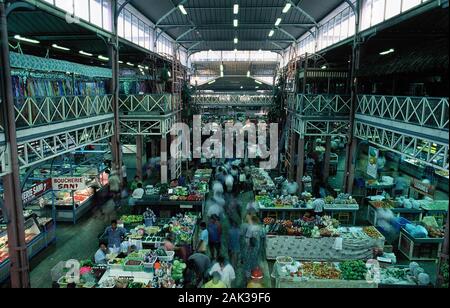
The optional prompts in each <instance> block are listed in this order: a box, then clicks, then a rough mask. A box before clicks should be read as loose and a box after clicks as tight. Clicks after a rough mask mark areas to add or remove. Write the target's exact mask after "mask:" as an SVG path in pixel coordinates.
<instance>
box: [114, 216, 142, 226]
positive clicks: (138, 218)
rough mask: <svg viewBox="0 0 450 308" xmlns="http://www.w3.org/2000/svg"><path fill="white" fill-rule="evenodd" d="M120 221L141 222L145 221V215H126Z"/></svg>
mask: <svg viewBox="0 0 450 308" xmlns="http://www.w3.org/2000/svg"><path fill="white" fill-rule="evenodd" d="M120 221H121V222H122V223H124V224H126V225H128V224H136V223H138V224H140V223H142V222H143V221H144V216H142V215H124V216H122V217H121V218H120Z"/></svg>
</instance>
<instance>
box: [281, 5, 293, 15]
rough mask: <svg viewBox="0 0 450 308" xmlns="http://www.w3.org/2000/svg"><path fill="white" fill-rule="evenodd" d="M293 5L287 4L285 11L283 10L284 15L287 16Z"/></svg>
mask: <svg viewBox="0 0 450 308" xmlns="http://www.w3.org/2000/svg"><path fill="white" fill-rule="evenodd" d="M291 7H292V4H291V3H290V2H288V3H286V5H285V7H284V9H283V14H286V13H287V12H289V10H290V9H291Z"/></svg>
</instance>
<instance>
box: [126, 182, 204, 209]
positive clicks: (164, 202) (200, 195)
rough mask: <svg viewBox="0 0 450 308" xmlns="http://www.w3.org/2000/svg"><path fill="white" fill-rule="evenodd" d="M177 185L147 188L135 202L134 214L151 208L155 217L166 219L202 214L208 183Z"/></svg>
mask: <svg viewBox="0 0 450 308" xmlns="http://www.w3.org/2000/svg"><path fill="white" fill-rule="evenodd" d="M203 178H204V177H203ZM178 184H179V183H178V182H177V181H175V182H172V183H171V184H170V185H167V184H158V185H156V186H155V187H154V186H147V187H146V188H145V194H144V196H143V198H142V199H139V200H135V205H134V208H135V212H137V213H143V212H145V210H146V209H147V208H151V209H152V210H153V211H154V212H155V213H156V214H157V216H159V217H166V218H169V217H171V216H175V215H177V214H179V213H187V212H196V213H199V214H203V211H204V205H205V199H206V198H205V197H206V194H207V193H208V192H209V181H208V182H205V181H201V180H199V181H194V182H193V183H191V184H188V185H186V184H185V185H184V186H179V185H178Z"/></svg>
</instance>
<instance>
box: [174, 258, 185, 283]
mask: <svg viewBox="0 0 450 308" xmlns="http://www.w3.org/2000/svg"><path fill="white" fill-rule="evenodd" d="M186 267H187V266H186V263H184V262H181V261H179V260H175V261H174V262H173V267H172V278H173V280H175V281H180V280H181V279H182V278H183V273H184V270H185V269H186Z"/></svg>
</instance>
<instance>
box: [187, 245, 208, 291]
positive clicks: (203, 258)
mask: <svg viewBox="0 0 450 308" xmlns="http://www.w3.org/2000/svg"><path fill="white" fill-rule="evenodd" d="M210 267H211V259H210V258H209V257H208V256H207V255H206V254H204V253H194V254H193V255H192V256H190V257H189V259H188V261H187V269H188V271H189V272H191V273H190V274H192V273H193V276H194V278H193V279H192V277H190V278H191V279H192V280H193V281H191V284H192V285H193V286H195V287H196V288H199V287H201V286H202V285H203V283H204V281H206V280H207V278H208V269H209V268H210Z"/></svg>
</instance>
